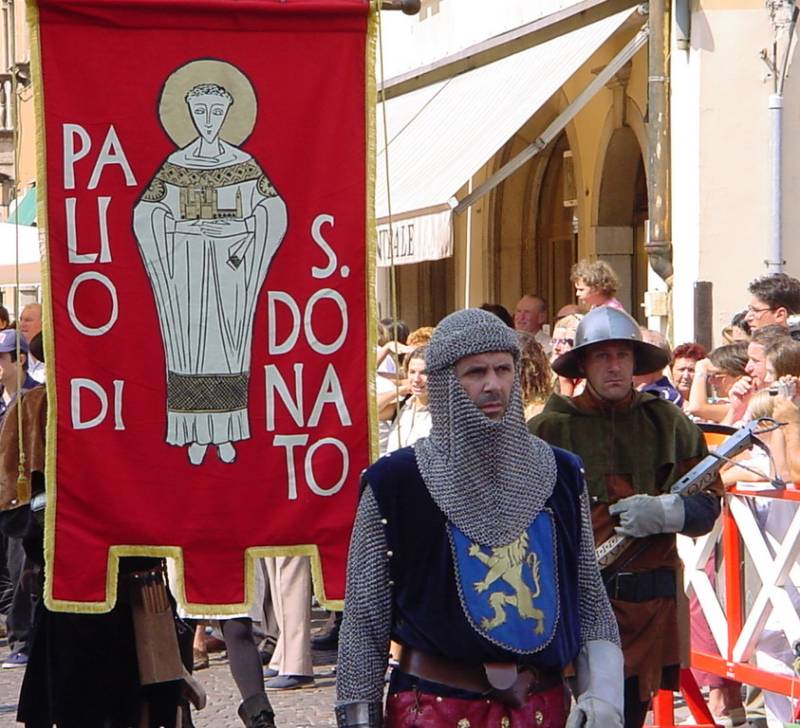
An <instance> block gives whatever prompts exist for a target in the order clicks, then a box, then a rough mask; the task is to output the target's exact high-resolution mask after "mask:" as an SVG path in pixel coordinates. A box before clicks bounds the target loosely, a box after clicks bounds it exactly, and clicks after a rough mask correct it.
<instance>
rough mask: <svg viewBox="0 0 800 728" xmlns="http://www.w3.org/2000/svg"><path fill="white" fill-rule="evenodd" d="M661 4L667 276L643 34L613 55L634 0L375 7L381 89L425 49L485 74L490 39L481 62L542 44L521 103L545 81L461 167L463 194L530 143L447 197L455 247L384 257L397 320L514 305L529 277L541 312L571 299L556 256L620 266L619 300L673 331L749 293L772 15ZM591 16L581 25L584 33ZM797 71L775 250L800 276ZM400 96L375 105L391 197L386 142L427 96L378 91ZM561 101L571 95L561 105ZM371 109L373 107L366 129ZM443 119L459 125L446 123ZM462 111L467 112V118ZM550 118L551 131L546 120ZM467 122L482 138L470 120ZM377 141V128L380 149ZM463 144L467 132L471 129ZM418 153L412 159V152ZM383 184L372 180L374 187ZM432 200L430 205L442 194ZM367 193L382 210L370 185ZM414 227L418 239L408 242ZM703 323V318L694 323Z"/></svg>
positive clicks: (424, 320) (759, 265) (712, 319)
mask: <svg viewBox="0 0 800 728" xmlns="http://www.w3.org/2000/svg"><path fill="white" fill-rule="evenodd" d="M532 6H535V7H532ZM671 10H672V13H671V15H672V23H671V28H670V37H669V44H670V45H669V48H670V64H669V68H670V75H671V116H672V122H671V142H672V144H671V147H672V155H671V189H672V195H671V199H669V200H668V205H669V207H670V209H671V219H672V247H673V266H674V274H673V276H672V278H671V279H670V280H669V286H668V285H667V284H666V283H665V282H664V281H663V280H661V279H660V278H659V277H658V276H656V275H655V273H654V272H653V270H652V269H651V268H650V267H649V266H648V256H647V251H646V247H645V243H646V240H647V235H648V224H647V221H648V214H649V213H648V208H649V205H648V184H647V181H648V174H649V165H648V141H647V131H648V121H649V119H648V50H647V43H646V42H645V43H644V44H643V45H639V46H638V47H636V49H635V51H634V52H633V53H632V54H630V53H626V49H630V44H631V43H634V44H635V43H636V39H637V36H638V35H639V34H640V33H642V29H643V28H644V29H646V27H647V16H646V7H638V6H635V5H633V4H631V3H614V2H608V1H606V2H590V1H583V2H566V1H563V0H562V1H560V2H559V1H558V0H552V1H551V2H542V3H527V2H525V0H501V1H500V2H498V3H496V4H492V9H491V11H489V10H488V9H486V7H485V4H484V3H480V2H477V1H473V0H438V2H434V1H432V0H431V1H429V2H424V1H423V8H422V12H421V13H420V14H419V16H416V17H405V16H404V17H400V16H399V14H392V17H391V18H389V19H387V21H386V22H384V24H383V25H384V27H383V45H384V58H385V59H388V60H386V64H385V69H384V74H383V79H382V80H383V84H384V87H385V88H386V89H387V92H388V93H389V94H391V92H392V89H393V88H395V89H397V88H399V89H400V90H401V91H402V90H404V88H409V87H411V88H413V84H414V83H415V82H416V84H417V86H419V85H421V84H423V83H425V81H426V79H429V80H432V81H434V82H435V81H436V76H435V72H436V69H437V64H438V67H440V68H441V69H443V70H442V73H445V72H446V71H447V70H452V71H453V73H454V74H455V76H454V77H455V78H463V77H465V76H469V75H471V74H472V75H477V74H479V73H482V72H484V70H485V68H486V67H487V66H484V67H482V68H481V67H478V66H477V64H479V63H480V62H481V58H482V56H481V54H485V53H486V50H487V48H494V49H495V53H496V55H497V57H496V59H494V60H492V61H491V62H490V63H489V64H488V65H492V64H495V65H497V64H498V63H502V62H508V63H513V62H514V58H517V59H518V63H519V64H524V63H525V62H526V59H525V54H526V53H530V51H529V50H522V51H520V50H519V47H520V46H519V43H520V39H523V38H524V39H526V40H525V41H524V44H527V45H528V46H529V47H530V48H533V47H534V46H536V47H538V48H539V49H540V54H539V58H538V61H537V62H538V63H539V68H540V69H541V73H540V74H539V76H538V78H537V76H536V75H533V76H531V77H530V78H528V85H527V86H526V88H525V89H523V90H521V91H518V92H517V93H518V98H519V103H520V104H524V103H526V102H527V101H528V100H529V98H530V96H536V95H537V94H539V96H540V97H542V96H544V95H545V94H547V97H546V98H545V99H544V100H542V101H541V103H540V102H539V101H536V102H535V103H534V104H532V105H531V108H532V113H531V114H530V116H528V117H527V118H526V119H525V120H524V121H522V123H520V124H519V125H518V126H517V127H516V128H515V129H514V130H513V131H512V133H511V134H509V135H508V137H507V138H505V139H504V140H502V142H501V143H500V144H499V145H498V146H497V147H496V149H494V150H492V152H491V153H490V154H489V155H488V156H486V157H485V158H483V159H478V157H477V156H474V157H473V161H474V162H475V165H476V166H475V168H474V169H473V170H471V172H470V173H469V174H468V175H467V176H466V177H465V178H464V179H463V180H461V183H462V184H461V187H460V188H459V189H458V190H454V191H453V194H454V196H455V198H456V200H458V201H461V202H463V201H464V199H465V198H467V200H468V201H469V199H470V198H469V197H468V195H469V193H470V191H471V190H475V189H481V188H482V185H483V186H484V187H485V183H486V181H487V180H491V179H492V177H493V175H494V176H496V175H497V173H498V170H501V169H503V167H504V166H505V165H507V164H508V163H509V161H511V160H514V159H515V158H517V155H519V154H520V153H521V152H523V151H525V150H528V152H527V155H526V156H529V157H530V158H528V159H527V160H526V161H524V163H522V164H519V166H518V168H517V169H516V170H515V171H514V172H513V173H512V174H510V175H508V176H507V177H505V178H504V179H503V181H501V182H499V183H497V184H496V185H494V186H491V188H490V189H489V191H488V192H486V194H484V195H483V196H481V197H480V198H479V199H477V200H475V201H474V203H473V204H472V205H470V206H469V207H467V208H464V206H463V204H461V203H458V202H456V201H452V202H451V209H453V210H454V212H453V213H452V217H451V223H452V224H451V229H450V233H451V246H452V247H451V249H450V250H451V251H452V253H451V254H449V255H447V256H445V257H441V258H439V259H437V260H431V261H425V262H415V263H411V264H408V265H396V266H395V271H394V277H395V278H396V281H397V286H396V298H397V300H398V315H399V317H400V318H403V319H405V320H407V321H408V322H409V323H410V324H411V325H412V326H414V325H422V324H433V323H435V322H436V320H438V318H439V317H441V315H443V314H445V313H447V312H449V311H451V310H454V309H457V308H460V307H462V306H465V305H480V304H481V303H483V302H492V303H502V304H503V305H505V306H506V307H507V308H510V309H513V306H514V304H515V302H516V301H517V300H518V298H519V297H520V296H521V295H522V294H523V293H526V292H535V293H537V294H539V295H542V296H543V297H544V298H546V299H547V301H548V303H549V309H550V314H551V316H552V315H553V314H554V313H555V312H556V311H557V310H558V309H559V308H560V307H561V306H562V305H564V304H566V303H571V302H574V298H573V296H574V293H573V291H572V287H571V285H570V283H569V270H570V267H571V265H572V264H573V263H574V262H576V261H577V260H578V259H581V258H602V259H604V260H607V261H608V262H609V263H611V264H612V266H613V267H614V268H615V270H616V271H617V272H618V274H619V276H620V280H621V291H620V296H619V297H620V299H621V300H622V301H623V303H624V304H625V305H626V307H627V308H628V310H629V311H630V312H631V313H632V314H633V315H634V316H636V317H637V318H638V319H639V320H640V321H642V322H643V323H644V322H648V323H649V325H650V326H657V327H659V328H661V329H663V330H665V331H669V333H670V334H671V335H672V336H671V338H672V339H673V340H674V342H675V343H680V342H682V341H689V340H693V339H696V338H698V339H700V340H703V339H706V340H709V339H710V341H713V343H714V344H718V343H719V332H720V331H721V329H722V328H723V327H724V326H725V325H726V324H727V323H728V322H729V321H730V318H731V316H732V315H733V314H734V313H736V312H737V311H739V310H741V309H742V308H743V307H744V306H745V304H746V303H747V292H746V285H747V283H748V281H749V280H751V279H752V278H753V277H755V276H756V275H759V274H761V273H766V272H767V267H766V265H765V263H764V261H765V260H768V259H769V257H770V256H769V240H768V238H769V235H768V229H769V216H770V203H769V200H770V180H769V164H768V153H767V152H768V146H769V131H768V124H769V118H768V109H767V106H768V99H769V96H770V94H771V93H772V77H771V76H770V73H769V69H768V68H767V66H766V65H765V64H764V61H763V60H762V58H761V51H762V49H764V48H771V47H772V45H773V40H774V39H775V38H776V30H775V25H774V23H773V19H774V18H772V17H771V12H770V8H769V7H767V6H765V5H764V3H763V2H762V0H699V2H692V3H689V2H686V3H684V4H682V0H676V2H674V3H673V7H672V8H671ZM490 13H494V14H495V16H494V18H492V17H490ZM383 15H384V16H386V15H387V13H384V14H383ZM773 15H774V13H773ZM498 16H502V19H500V17H498ZM591 28H594V29H595V31H594V32H589V30H590V29H591ZM587 29H589V30H587ZM645 32H646V31H645ZM781 33H783V37H781ZM786 34H787V31H786V29H785V28H784V29H783V30H780V29H779V33H778V36H777V39H778V47H779V48H780V47H781V43H785V39H786ZM564 38H568V39H569V42H568V43H567V45H566V46H563V45H559V44H558V42H559V39H560V40H563V39H564ZM504 40H505V42H504ZM515 42H516V45H515ZM565 48H567V49H569V51H568V52H565V50H564V49H565ZM436 49H438V55H437V51H436ZM484 57H485V56H484ZM459 61H460V65H459ZM619 61H623V62H622V63H621V65H619ZM615 62H617V65H619V68H618V69H612V70H614V72H613V73H610V74H606V75H607V79H605V80H604V82H603V83H602V84H600V85H599V87H598V85H597V84H596V83H595V85H594V87H593V86H592V84H593V81H596V80H597V79H598V78H599V77H600V76H601V75H602V74H603V72H604V69H608V67H609V64H614V63H615ZM470 63H472V64H473V67H472V69H471V70H469V65H470ZM415 64H416V65H415ZM559 65H560V66H561V70H560V72H561V76H560V77H559V75H558V74H559V70H558V66H559ZM789 69H790V70H791V65H789ZM414 79H416V81H414ZM553 79H558V81H559V83H558V85H557V87H556V88H553V89H552V93H549V92H550V91H551V88H550V87H546V86H547V83H548V82H552V80H553ZM537 84H539V85H543V86H545V87H546V88H541V89H540V88H537ZM465 85H466V84H465ZM796 86H797V83H796V81H795V80H794V77H793V75H792V74H791V73H789V75H788V78H787V81H786V88H785V111H784V113H785V122H784V124H785V130H784V135H783V151H782V160H783V189H784V199H785V211H784V222H783V239H784V241H785V242H784V246H783V258H784V259H785V266H784V270H786V272H788V273H790V274H793V275H797V274H798V273H800V253H799V252H796V251H797V246H793V245H791V240H792V238H793V235H794V234H795V231H798V230H800V228H799V227H798V226H800V217H798V216H800V210H798V207H797V206H796V205H795V206H792V205H791V202H790V199H791V189H792V187H793V181H794V179H795V177H796V175H797V174H798V170H800V160H799V159H798V158H797V155H798V153H800V144H798V141H797V140H796V139H795V138H793V136H794V135H792V134H791V129H792V128H793V125H794V124H796V120H797V117H798V94H799V93H800V89H797V88H796ZM479 88H480V84H479V83H478V84H475V89H476V90H477V89H479ZM588 91H591V93H590V95H589V98H588V100H587V99H586V98H585V97H586V95H587V92H588ZM408 93H412V94H420V91H419V90H418V89H414V90H412V91H410V92H408ZM442 93H444V92H442ZM400 98H401V96H398V97H394V98H390V99H389V100H388V101H387V102H386V107H387V112H388V113H389V115H392V114H395V115H397V114H398V113H399V115H400V116H401V117H402V118H401V119H400V122H399V128H402V129H403V131H400V132H398V133H397V134H396V135H394V136H392V132H391V131H390V132H389V138H390V143H389V145H388V168H389V175H388V179H389V185H388V187H389V189H390V192H391V195H392V196H393V197H397V198H400V199H402V198H403V191H402V187H403V186H404V185H406V186H407V185H408V184H409V182H408V180H407V179H405V178H404V176H403V175H404V174H406V177H407V176H408V175H407V170H406V167H407V166H408V165H411V166H413V162H409V161H408V160H407V159H405V158H404V157H405V156H408V154H409V153H408V152H407V151H406V150H403V149H402V145H401V144H399V143H398V140H399V139H400V138H401V137H402V134H403V133H408V132H407V131H405V130H406V129H409V130H410V129H411V128H412V127H413V124H414V123H417V122H416V120H417V119H418V118H421V117H422V116H423V115H424V114H425V113H426V112H427V109H429V108H430V106H432V105H433V104H434V103H435V98H434V99H433V100H432V101H428V100H425V99H423V104H422V105H421V106H420V108H419V109H418V114H419V116H418V117H417V116H415V115H414V114H413V113H411V112H410V111H409V110H408V109H400V112H398V110H397V109H394V110H393V109H392V105H393V104H394V105H396V106H400V103H399V102H400ZM497 103H498V102H497V101H496V100H492V98H491V96H490V95H488V94H487V98H486V99H481V98H479V97H478V95H477V93H475V94H473V98H472V101H471V108H472V113H473V114H474V116H475V118H476V119H477V120H479V119H480V118H481V117H483V116H485V115H487V114H489V113H490V112H489V111H488V110H487V106H486V104H488V105H489V106H491V105H496V104H497ZM425 104H427V106H425ZM576 105H577V106H579V110H577V111H576V112H575V113H570V112H571V111H574V110H575V106H576ZM466 106H467V107H468V106H469V104H467V105H466ZM380 115H381V107H380V104H379V119H378V124H379V126H380V123H381V119H380ZM565 116H566V118H567V121H566V123H564V124H563V126H561V125H560V124H559V119H561V120H562V121H563V118H564V117H565ZM409 118H410V119H412V120H411V121H404V120H403V119H409ZM452 123H453V125H454V126H455V127H457V128H459V129H461V127H460V126H459V124H458V122H456V121H454V122H452ZM404 124H405V126H404ZM476 125H477V126H478V127H480V123H479V121H476ZM554 125H555V127H556V133H554V134H552V133H551V134H548V133H547V132H548V130H549V131H552V129H553V126H554ZM435 130H436V125H435V124H430V131H431V133H435ZM478 131H479V132H480V133H481V134H484V135H486V136H491V131H490V130H486V129H485V128H482V127H481V128H480V129H479V130H478ZM440 133H442V134H446V132H440ZM462 134H463V133H462ZM381 141H382V139H381V135H380V132H379V144H378V153H379V155H380V154H381V151H382V150H381ZM446 143H447V142H445V144H446ZM470 145H471V146H472V147H474V146H476V144H475V143H474V141H473V140H470ZM532 145H533V147H534V148H535V153H533V154H531V153H530V152H531V146H532ZM384 146H385V145H384ZM484 151H485V150H484ZM426 153H427V154H428V155H430V151H427V152H426ZM465 154H469V152H468V151H464V152H463V153H462V156H463V155H465ZM523 159H524V157H523ZM444 163H445V161H444V160H442V164H444ZM418 168H419V169H421V170H423V171H425V166H424V165H418ZM396 170H400V172H399V174H395V172H396ZM380 174H381V167H380V161H379V177H380ZM393 179H394V183H393ZM421 184H423V183H421ZM397 187H399V188H401V189H400V191H399V192H397V191H396V188H397ZM385 192H386V190H385V188H382V187H381V184H380V179H379V184H378V195H379V196H380V195H381V194H385ZM430 202H431V205H436V203H438V202H439V200H437V199H432V200H431V201H430ZM453 205H455V206H454V207H453ZM377 207H378V217H379V218H380V219H381V221H382V222H383V224H384V225H386V215H385V206H383V207H382V202H381V200H380V197H379V199H378V200H377ZM423 207H424V206H423V205H421V204H420V208H423ZM382 212H383V213H384V214H382ZM397 212H398V213H399V215H398V216H399V218H400V219H401V222H402V220H403V217H405V218H406V220H407V219H408V215H407V214H406V211H404V210H402V209H399V210H397ZM419 229H420V230H422V228H421V227H420V228H419ZM419 234H421V233H419ZM419 234H418V235H417V240H416V243H417V247H418V248H423V247H424V245H423V244H422V241H420V240H419ZM408 237H409V233H408V232H405V238H406V239H408ZM412 237H413V236H412ZM396 247H397V246H396ZM431 247H432V248H433V249H434V253H432V255H434V254H436V253H435V250H436V249H437V246H431ZM440 248H441V246H438V249H440ZM448 252H449V251H448ZM400 260H402V256H400ZM383 262H384V263H385V261H383ZM389 278H390V275H389V273H387V272H382V273H381V274H379V281H378V288H379V300H380V302H381V310H382V312H383V313H385V312H386V311H388V309H389V304H390V301H391V295H390V294H391V289H390V286H389V285H388V280H389ZM698 282H701V283H703V284H705V285H700V286H698ZM668 288H669V289H671V290H670V291H669V292H667V289H668ZM709 292H710V295H709ZM704 327H705V328H706V329H707V331H702V330H700V329H703V328H704Z"/></svg>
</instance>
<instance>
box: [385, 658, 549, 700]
mask: <svg viewBox="0 0 800 728" xmlns="http://www.w3.org/2000/svg"><path fill="white" fill-rule="evenodd" d="M508 667H509V668H511V669H513V670H514V671H515V672H516V671H517V666H516V665H512V664H510V663H509V665H508ZM400 669H401V670H402V671H403V672H405V673H407V674H408V675H413V676H415V677H418V678H421V679H422V680H428V681H430V682H435V683H440V684H442V685H447V686H449V687H451V688H457V689H458V690H466V691H468V692H470V693H480V694H489V693H491V692H492V691H493V690H494V688H493V687H492V685H491V684H490V683H489V679H488V678H487V677H486V670H485V667H484V665H481V664H478V663H465V662H456V661H454V660H447V659H444V658H442V657H437V656H436V655H431V654H428V653H427V652H422V651H420V650H415V649H412V648H410V647H405V646H404V647H403V650H402V653H401V655H400ZM523 676H524V678H525V681H526V682H528V683H529V689H528V692H532V693H533V692H541V691H543V690H548V689H550V688H552V687H555V686H556V685H559V684H561V682H562V679H561V673H560V672H558V671H556V670H553V671H548V672H542V671H539V670H537V669H536V668H534V667H527V666H523V667H522V668H520V677H523Z"/></svg>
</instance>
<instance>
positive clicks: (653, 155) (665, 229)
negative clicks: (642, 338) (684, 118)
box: [645, 0, 673, 289]
mask: <svg viewBox="0 0 800 728" xmlns="http://www.w3.org/2000/svg"><path fill="white" fill-rule="evenodd" d="M649 26H650V45H649V48H648V78H647V116H648V120H647V121H648V123H647V164H648V172H649V174H648V177H647V202H648V207H649V217H650V235H649V238H648V240H647V242H646V243H645V248H646V250H647V257H648V258H649V259H650V265H651V266H652V268H653V270H654V271H655V272H656V273H657V274H658V276H659V277H660V278H662V279H663V280H664V281H665V282H666V284H667V288H668V289H671V288H672V273H673V268H672V223H671V199H670V166H671V164H672V150H671V147H670V120H669V83H670V77H669V26H670V9H669V2H665V0H650V16H649Z"/></svg>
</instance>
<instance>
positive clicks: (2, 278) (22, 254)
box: [0, 222, 41, 286]
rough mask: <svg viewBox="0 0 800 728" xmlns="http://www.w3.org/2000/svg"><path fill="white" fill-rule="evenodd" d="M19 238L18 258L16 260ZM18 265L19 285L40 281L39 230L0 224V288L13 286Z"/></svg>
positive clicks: (30, 226)
mask: <svg viewBox="0 0 800 728" xmlns="http://www.w3.org/2000/svg"><path fill="white" fill-rule="evenodd" d="M17 238H19V258H17ZM17 261H19V265H20V271H19V276H20V283H21V284H31V283H39V282H40V281H41V274H40V268H39V228H37V227H34V226H32V225H13V224H11V223H7V222H0V286H11V285H14V284H15V282H16V280H17V270H16V265H17Z"/></svg>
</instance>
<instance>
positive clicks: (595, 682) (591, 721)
mask: <svg viewBox="0 0 800 728" xmlns="http://www.w3.org/2000/svg"><path fill="white" fill-rule="evenodd" d="M575 672H576V675H575V678H573V679H572V680H570V681H569V682H570V687H571V688H572V694H573V695H574V696H575V700H576V705H574V706H573V707H572V710H571V711H570V713H569V717H568V718H567V725H566V728H623V717H622V715H623V706H624V702H625V699H624V682H625V678H624V660H623V657H622V650H621V649H620V648H619V647H617V645H615V644H614V643H613V642H607V641H605V640H592V641H591V642H587V643H586V644H585V645H584V646H583V647H582V648H581V651H580V652H579V653H578V656H577V658H576V659H575Z"/></svg>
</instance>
